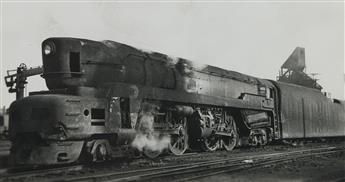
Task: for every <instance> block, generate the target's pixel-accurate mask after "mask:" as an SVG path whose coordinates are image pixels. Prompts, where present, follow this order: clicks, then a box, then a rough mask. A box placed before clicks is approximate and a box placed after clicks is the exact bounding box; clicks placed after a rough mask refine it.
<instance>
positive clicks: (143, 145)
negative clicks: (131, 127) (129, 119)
mask: <svg viewBox="0 0 345 182" xmlns="http://www.w3.org/2000/svg"><path fill="white" fill-rule="evenodd" d="M155 111H156V107H155V105H153V104H149V103H144V104H143V105H142V110H141V112H140V114H139V116H138V119H137V123H136V130H137V135H136V136H135V139H134V140H133V142H132V144H131V145H132V147H135V148H137V149H138V150H139V151H143V150H144V149H146V150H151V151H155V152H162V151H163V150H164V149H166V148H168V147H169V143H170V136H160V135H159V134H157V133H154V115H153V113H155Z"/></svg>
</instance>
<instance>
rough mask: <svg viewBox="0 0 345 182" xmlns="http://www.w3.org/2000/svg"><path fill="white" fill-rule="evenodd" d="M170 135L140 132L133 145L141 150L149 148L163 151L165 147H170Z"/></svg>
mask: <svg viewBox="0 0 345 182" xmlns="http://www.w3.org/2000/svg"><path fill="white" fill-rule="evenodd" d="M169 143H170V137H169V136H163V137H159V136H155V135H148V134H143V133H139V134H137V135H136V136H135V139H134V141H133V142H132V146H133V147H135V148H137V149H138V150H139V151H143V150H144V149H149V150H152V151H159V152H162V151H163V150H164V149H166V148H168V147H169Z"/></svg>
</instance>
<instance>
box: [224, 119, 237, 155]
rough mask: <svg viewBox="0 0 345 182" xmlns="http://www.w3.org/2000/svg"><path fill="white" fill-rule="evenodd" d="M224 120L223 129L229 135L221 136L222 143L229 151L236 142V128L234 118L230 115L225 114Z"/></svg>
mask: <svg viewBox="0 0 345 182" xmlns="http://www.w3.org/2000/svg"><path fill="white" fill-rule="evenodd" d="M226 117H227V118H226V120H225V122H224V124H225V128H224V131H225V132H227V133H230V135H231V136H229V137H223V138H222V145H223V147H224V149H225V150H227V151H230V150H233V149H234V148H235V146H236V144H237V142H238V134H237V129H236V123H235V120H234V119H233V118H232V116H226Z"/></svg>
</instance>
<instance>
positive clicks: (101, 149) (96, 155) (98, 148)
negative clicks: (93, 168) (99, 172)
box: [91, 141, 108, 162]
mask: <svg viewBox="0 0 345 182" xmlns="http://www.w3.org/2000/svg"><path fill="white" fill-rule="evenodd" d="M91 154H92V161H93V162H101V161H105V160H107V157H108V151H107V146H106V143H105V142H98V141H96V142H95V144H94V147H93V149H92V151H91Z"/></svg>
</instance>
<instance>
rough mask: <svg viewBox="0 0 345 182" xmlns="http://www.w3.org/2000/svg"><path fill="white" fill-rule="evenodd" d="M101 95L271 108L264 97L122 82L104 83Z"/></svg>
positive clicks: (255, 108) (258, 108)
mask: <svg viewBox="0 0 345 182" xmlns="http://www.w3.org/2000/svg"><path fill="white" fill-rule="evenodd" d="M102 87H103V89H104V90H103V93H102V95H103V96H106V97H130V98H136V99H153V100H162V101H170V102H179V103H188V104H204V105H214V106H218V107H219V106H221V107H233V108H246V109H254V110H269V111H271V110H273V107H272V108H269V107H267V105H266V104H265V103H266V99H265V97H259V96H258V97H257V98H256V99H255V101H252V100H251V101H249V100H245V99H246V98H245V97H244V98H243V99H234V98H224V97H212V96H207V95H201V94H196V93H188V92H183V91H179V90H171V89H162V88H153V87H143V86H137V85H129V84H124V83H111V84H104V85H103V86H102Z"/></svg>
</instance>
